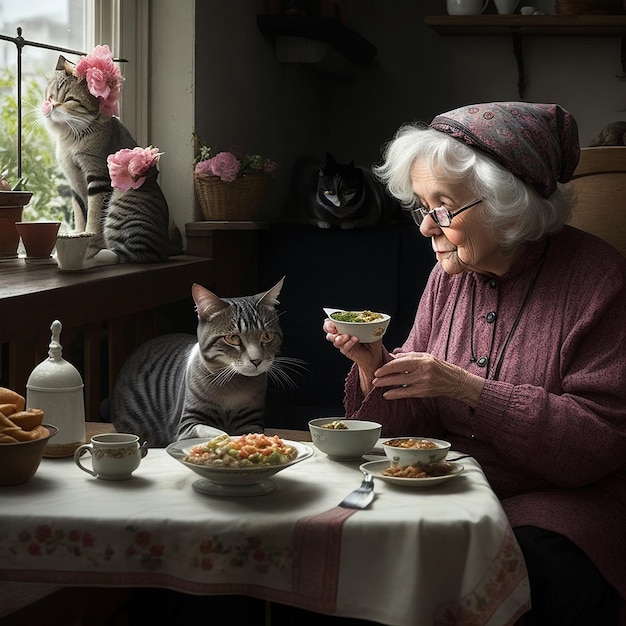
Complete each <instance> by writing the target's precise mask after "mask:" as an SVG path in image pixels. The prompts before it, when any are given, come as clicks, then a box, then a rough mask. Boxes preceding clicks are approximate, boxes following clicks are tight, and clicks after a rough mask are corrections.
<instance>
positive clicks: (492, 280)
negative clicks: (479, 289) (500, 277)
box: [489, 278, 498, 289]
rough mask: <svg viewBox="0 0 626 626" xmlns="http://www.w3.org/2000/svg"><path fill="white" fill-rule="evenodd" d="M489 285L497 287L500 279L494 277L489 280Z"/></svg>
mask: <svg viewBox="0 0 626 626" xmlns="http://www.w3.org/2000/svg"><path fill="white" fill-rule="evenodd" d="M489 286H490V287H491V288H492V289H495V288H496V287H497V286H498V281H497V280H494V279H493V278H492V279H491V280H490V281H489Z"/></svg>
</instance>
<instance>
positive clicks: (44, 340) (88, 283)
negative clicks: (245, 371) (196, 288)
mask: <svg viewBox="0 0 626 626" xmlns="http://www.w3.org/2000/svg"><path fill="white" fill-rule="evenodd" d="M213 280H214V263H213V259H210V258H203V257H193V256H177V257H172V258H171V259H170V260H168V261H167V262H165V263H153V264H123V265H109V266H102V267H95V268H91V269H89V270H85V271H82V272H61V271H60V270H59V269H58V267H57V265H56V262H54V261H50V262H48V263H43V264H31V263H26V261H25V260H24V259H23V258H17V259H9V260H4V261H1V262H0V344H1V345H2V369H1V370H0V371H1V374H0V376H1V378H0V384H1V385H2V386H5V387H10V388H11V389H14V390H15V391H17V392H18V393H20V394H25V391H26V381H27V379H28V376H29V375H30V373H31V371H32V370H33V368H34V367H35V366H36V365H37V364H38V363H40V362H41V361H42V360H44V359H45V358H46V357H47V355H48V345H49V343H50V336H51V333H50V326H51V324H52V322H53V321H54V320H59V321H60V322H61V323H62V325H63V330H62V332H61V345H62V346H63V357H64V358H65V359H67V360H68V361H70V362H71V363H72V364H73V365H75V366H76V367H77V368H78V369H79V371H81V374H82V375H83V381H84V383H85V400H86V414H87V416H88V419H94V420H97V419H98V414H99V406H100V402H101V399H102V397H104V396H106V395H107V394H108V392H109V391H110V388H111V387H112V385H113V383H114V382H115V379H116V376H117V373H118V371H119V368H120V366H121V364H122V363H123V361H124V360H125V359H126V357H127V356H128V354H129V353H130V351H131V350H133V349H134V348H135V347H136V346H137V345H139V344H140V343H142V342H143V341H146V340H147V339H150V338H152V337H154V336H156V335H158V334H162V333H164V332H170V331H174V330H177V331H185V332H195V324H196V317H195V312H194V307H193V300H192V299H191V286H192V284H193V283H194V282H197V283H200V284H201V285H203V286H204V287H207V288H209V289H211V288H213ZM73 359H75V360H76V362H74V360H73Z"/></svg>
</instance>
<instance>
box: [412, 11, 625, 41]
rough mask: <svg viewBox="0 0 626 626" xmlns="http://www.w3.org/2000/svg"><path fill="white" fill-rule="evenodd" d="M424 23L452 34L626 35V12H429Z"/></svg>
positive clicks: (443, 32) (441, 31)
mask: <svg viewBox="0 0 626 626" xmlns="http://www.w3.org/2000/svg"><path fill="white" fill-rule="evenodd" d="M424 23H425V24H426V25H427V26H429V27H430V28H432V29H433V30H434V31H436V32H437V33H439V34H440V35H443V36H454V37H460V36H472V37H474V36H476V35H483V36H484V35H490V36H495V35H512V34H517V35H523V36H558V37H562V36H576V37H585V36H588V37H616V36H617V37H624V36H626V15H431V16H426V17H425V18H424Z"/></svg>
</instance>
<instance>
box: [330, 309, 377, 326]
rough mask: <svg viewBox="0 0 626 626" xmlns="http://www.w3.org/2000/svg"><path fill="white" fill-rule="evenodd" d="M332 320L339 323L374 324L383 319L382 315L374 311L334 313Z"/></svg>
mask: <svg viewBox="0 0 626 626" xmlns="http://www.w3.org/2000/svg"><path fill="white" fill-rule="evenodd" d="M330 319H333V320H336V321H338V322H361V323H364V322H374V321H376V320H381V319H383V316H382V315H381V314H380V313H374V312H372V311H339V312H337V313H332V314H331V316H330Z"/></svg>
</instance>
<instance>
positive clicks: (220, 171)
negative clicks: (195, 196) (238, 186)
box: [198, 152, 241, 183]
mask: <svg viewBox="0 0 626 626" xmlns="http://www.w3.org/2000/svg"><path fill="white" fill-rule="evenodd" d="M201 162H202V163H206V164H207V165H206V166H205V167H206V168H207V170H208V172H209V173H211V174H213V175H214V176H219V177H220V178H221V179H222V180H223V181H224V182H225V183H232V182H233V181H234V180H235V179H236V178H237V174H238V173H239V169H240V168H241V163H239V160H238V159H237V157H236V156H235V155H234V154H233V153H232V152H218V153H217V154H216V155H215V156H214V157H212V158H211V159H207V160H206V161H201ZM198 165H200V163H198Z"/></svg>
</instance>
